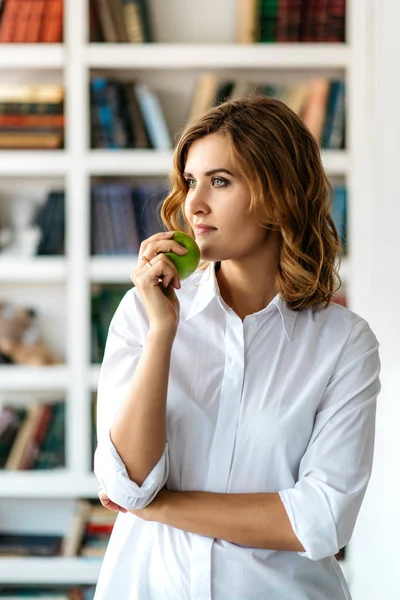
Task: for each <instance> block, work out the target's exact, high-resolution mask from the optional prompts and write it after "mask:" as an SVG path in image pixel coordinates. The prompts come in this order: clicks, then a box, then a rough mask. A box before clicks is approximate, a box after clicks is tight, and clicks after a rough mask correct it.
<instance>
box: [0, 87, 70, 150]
mask: <svg viewBox="0 0 400 600" xmlns="http://www.w3.org/2000/svg"><path fill="white" fill-rule="evenodd" d="M63 139H64V90H63V88H62V86H60V85H55V84H42V85H31V84H4V83H3V84H1V83H0V149H4V148H10V149H54V148H61V147H62V146H63Z"/></svg>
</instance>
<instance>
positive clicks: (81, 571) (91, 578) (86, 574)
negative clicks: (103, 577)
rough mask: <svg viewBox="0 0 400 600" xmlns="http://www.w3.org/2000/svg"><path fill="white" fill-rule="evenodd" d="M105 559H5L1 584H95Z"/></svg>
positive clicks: (0, 564)
mask: <svg viewBox="0 0 400 600" xmlns="http://www.w3.org/2000/svg"><path fill="white" fill-rule="evenodd" d="M101 563H102V559H101V558H99V559H98V560H87V559H84V558H79V557H77V558H59V557H51V558H38V557H29V558H2V559H1V560H0V583H1V584H10V583H13V584H15V583H18V585H20V584H44V583H46V584H47V583H49V584H74V585H75V584H78V585H79V584H81V585H82V584H95V583H96V582H97V578H98V576H99V573H100V567H101Z"/></svg>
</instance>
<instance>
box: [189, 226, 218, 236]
mask: <svg viewBox="0 0 400 600" xmlns="http://www.w3.org/2000/svg"><path fill="white" fill-rule="evenodd" d="M193 231H194V232H195V234H196V235H206V234H207V233H211V232H212V231H216V228H215V227H204V226H203V227H200V226H198V227H194V228H193Z"/></svg>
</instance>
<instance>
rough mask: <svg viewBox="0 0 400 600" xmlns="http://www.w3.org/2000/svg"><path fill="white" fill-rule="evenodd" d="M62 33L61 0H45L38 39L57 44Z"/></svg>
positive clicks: (60, 39)
mask: <svg viewBox="0 0 400 600" xmlns="http://www.w3.org/2000/svg"><path fill="white" fill-rule="evenodd" d="M62 34H63V0H46V8H45V11H44V17H43V21H42V27H41V30H40V41H41V42H44V43H46V44H57V43H59V42H61V41H62Z"/></svg>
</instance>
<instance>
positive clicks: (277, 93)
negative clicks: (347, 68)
mask: <svg viewBox="0 0 400 600" xmlns="http://www.w3.org/2000/svg"><path fill="white" fill-rule="evenodd" d="M249 94H261V95H265V96H270V97H272V98H277V99H278V100H281V101H282V102H284V103H285V104H287V106H289V108H291V109H292V110H293V111H294V112H295V113H296V114H298V115H299V116H300V118H301V119H302V120H303V121H304V123H305V124H306V125H307V127H308V128H309V129H310V131H311V133H312V134H313V135H314V137H315V139H317V141H318V142H319V143H320V145H321V147H323V148H325V149H342V148H344V147H345V84H344V82H343V81H340V80H329V79H327V78H325V77H313V78H312V79H310V80H308V81H305V82H304V83H295V84H286V83H282V84H277V83H271V82H268V81H266V82H263V83H253V82H249V81H246V80H230V79H225V78H222V77H220V76H218V75H215V74H214V73H205V74H203V75H202V76H201V77H200V78H199V80H198V82H197V84H196V86H195V89H194V94H193V98H192V102H191V106H190V109H189V120H191V119H194V118H196V117H198V116H200V115H201V114H203V113H204V112H205V111H206V110H208V109H209V108H211V107H212V106H217V105H218V104H220V103H221V102H224V101H226V100H237V99H239V98H242V97H244V96H246V95H249Z"/></svg>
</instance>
